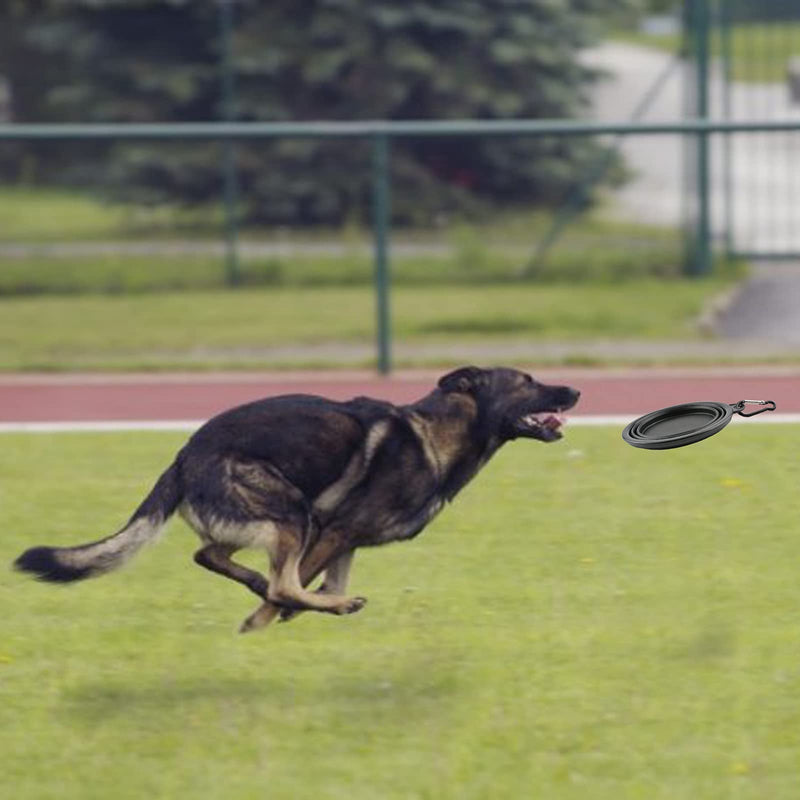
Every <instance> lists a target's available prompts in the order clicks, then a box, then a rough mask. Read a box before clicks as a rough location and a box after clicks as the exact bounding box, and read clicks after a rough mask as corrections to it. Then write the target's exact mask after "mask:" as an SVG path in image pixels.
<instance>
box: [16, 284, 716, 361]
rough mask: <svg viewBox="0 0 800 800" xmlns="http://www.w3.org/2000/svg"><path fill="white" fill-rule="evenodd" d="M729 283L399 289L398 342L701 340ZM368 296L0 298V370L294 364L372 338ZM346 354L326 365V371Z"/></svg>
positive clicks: (357, 289) (288, 290)
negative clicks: (701, 318)
mask: <svg viewBox="0 0 800 800" xmlns="http://www.w3.org/2000/svg"><path fill="white" fill-rule="evenodd" d="M730 285H731V284H730V281H729V280H727V279H709V280H703V281H697V280H674V281H657V280H640V281H631V282H623V283H620V284H600V285H591V284H581V285H574V286H573V285H569V284H552V285H535V284H519V285H497V286H475V285H472V286H470V285H467V286H416V287H414V286H398V287H396V288H395V290H394V291H393V293H392V319H393V330H394V335H395V337H396V338H397V339H398V340H402V341H403V342H406V343H409V344H415V343H417V344H419V343H446V342H448V341H458V342H460V343H464V342H481V341H484V342H485V341H487V340H491V338H492V337H494V338H495V340H496V341H502V340H503V337H518V338H519V337H526V338H528V339H529V340H530V342H531V356H530V357H531V358H533V357H534V354H535V344H536V341H539V340H545V339H562V338H567V339H573V340H575V339H582V338H585V339H591V338H594V337H604V338H605V337H608V338H611V339H613V338H645V339H647V338H665V339H666V338H676V337H677V338H684V339H687V340H689V339H691V338H693V337H697V336H698V335H699V334H698V333H697V331H696V329H695V327H694V325H695V321H696V318H697V315H698V314H699V313H700V311H701V309H702V308H703V306H704V305H705V303H707V302H708V301H709V299H710V298H711V297H713V296H714V295H716V294H718V293H719V292H721V291H723V290H724V289H725V288H726V287H728V286H730ZM374 314H375V312H374V296H373V291H372V289H371V287H368V286H353V287H345V288H335V287H305V288H298V287H276V288H273V289H250V290H245V291H241V292H231V291H222V290H219V291H208V292H191V291H184V292H171V293H160V294H153V295H120V296H111V297H110V296H102V295H84V296H79V297H53V296H42V297H23V298H6V299H3V300H0V369H3V370H30V369H45V370H67V369H115V370H122V369H159V368H161V369H164V368H195V369H201V368H213V367H233V368H236V367H238V368H241V367H254V368H255V367H264V366H297V365H298V364H302V363H303V355H302V351H298V352H297V354H295V355H292V354H289V355H287V356H285V361H282V362H280V363H279V362H277V361H276V359H275V358H274V357H273V356H271V355H270V348H274V347H276V346H280V345H284V346H290V345H299V346H302V345H305V344H319V343H334V344H335V343H337V342H339V343H343V344H345V345H347V344H348V343H365V344H369V343H371V342H372V341H373V339H374V335H375V334H374V330H375V319H374ZM347 361H348V357H347V356H346V355H345V356H344V357H343V358H342V359H337V357H336V355H335V353H330V354H329V355H328V356H326V362H327V363H328V365H335V364H336V363H347Z"/></svg>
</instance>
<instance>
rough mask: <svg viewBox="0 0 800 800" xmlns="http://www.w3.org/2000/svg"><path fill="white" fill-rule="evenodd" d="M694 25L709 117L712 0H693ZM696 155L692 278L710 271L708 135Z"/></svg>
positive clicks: (703, 110)
mask: <svg viewBox="0 0 800 800" xmlns="http://www.w3.org/2000/svg"><path fill="white" fill-rule="evenodd" d="M690 2H691V4H692V8H691V14H690V19H691V25H692V34H693V36H692V42H691V44H692V51H693V54H694V60H695V98H694V99H695V116H696V117H697V119H700V120H705V119H707V118H708V107H709V104H708V99H709V50H710V39H711V15H710V9H709V0H690ZM696 136H697V140H696V141H697V150H696V156H695V168H696V170H697V172H696V184H695V187H694V190H695V192H696V199H697V223H696V230H695V232H694V234H695V235H694V241H693V243H692V248H691V252H690V260H689V264H688V272H689V274H690V275H694V276H699V275H707V274H708V273H709V272H710V271H711V260H712V251H711V175H710V172H711V161H710V157H709V144H710V142H709V138H708V137H709V135H708V132H707V131H698V133H697V134H696Z"/></svg>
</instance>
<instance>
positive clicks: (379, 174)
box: [372, 134, 392, 375]
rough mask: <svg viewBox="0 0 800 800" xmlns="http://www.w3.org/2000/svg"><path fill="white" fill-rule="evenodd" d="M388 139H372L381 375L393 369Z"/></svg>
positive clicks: (378, 340)
mask: <svg viewBox="0 0 800 800" xmlns="http://www.w3.org/2000/svg"><path fill="white" fill-rule="evenodd" d="M389 203H390V186H389V137H388V136H386V134H379V135H376V136H373V138H372V225H373V235H374V237H375V273H374V278H375V310H376V322H377V347H378V372H380V373H381V374H382V375H387V374H388V373H389V372H390V370H391V368H392V359H391V321H390V314H389V288H390V286H389V284H390V278H389V219H390V211H389Z"/></svg>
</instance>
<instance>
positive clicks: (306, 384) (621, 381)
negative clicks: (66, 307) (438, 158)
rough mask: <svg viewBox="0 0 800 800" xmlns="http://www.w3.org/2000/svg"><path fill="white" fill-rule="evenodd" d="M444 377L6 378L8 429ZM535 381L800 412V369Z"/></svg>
mask: <svg viewBox="0 0 800 800" xmlns="http://www.w3.org/2000/svg"><path fill="white" fill-rule="evenodd" d="M441 372H442V371H436V372H434V371H413V372H402V373H398V374H397V375H395V376H393V377H391V378H381V377H376V376H375V374H374V373H369V372H335V373H334V372H331V373H326V372H306V373H302V372H297V373H280V372H277V373H227V374H170V375H157V374H155V375H154V374H144V375H138V374H136V375H133V374H128V375H94V374H92V375H72V374H70V375H38V374H37V375H24V374H18V375H5V376H0V422H75V421H114V420H128V421H130V420H143V421H149V420H166V421H171V420H201V419H207V418H208V417H211V416H213V415H214V414H216V413H218V412H220V411H222V410H224V409H226V408H230V407H231V406H234V405H238V404H240V403H245V402H248V401H251V400H255V399H257V398H260V397H267V396H270V395H277V394H286V393H292V392H306V393H313V394H322V395H326V396H328V397H331V398H334V399H340V400H344V399H348V398H351V397H354V396H356V395H360V394H364V395H371V396H373V397H380V398H384V399H387V400H391V401H393V402H396V403H406V402H410V401H412V400H415V399H417V398H418V397H421V396H422V395H424V394H426V393H427V392H429V391H430V390H431V389H432V388H433V386H435V383H436V379H437V377H438V375H439V374H441ZM534 375H535V376H536V377H537V378H538V379H539V380H543V381H545V382H548V383H568V384H570V385H571V386H574V387H576V388H578V389H580V390H581V393H582V396H581V400H580V403H579V404H578V406H577V407H576V408H575V410H574V411H573V412H572V413H574V414H575V415H586V414H640V413H645V412H647V411H652V410H654V409H657V408H661V407H663V406H668V405H673V404H676V403H684V402H689V401H693V400H718V401H722V402H728V403H732V402H735V401H737V400H742V399H748V400H774V401H775V403H776V404H777V410H778V411H779V412H800V368H796V367H791V368H788V367H787V368H781V367H775V368H763V369H761V368H706V369H677V368H676V369H641V370H596V369H573V368H564V369H546V370H534Z"/></svg>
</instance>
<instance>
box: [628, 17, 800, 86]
mask: <svg viewBox="0 0 800 800" xmlns="http://www.w3.org/2000/svg"><path fill="white" fill-rule="evenodd" d="M614 38H615V39H620V40H623V41H626V42H631V43H633V44H641V45H645V46H647V47H657V48H659V49H661V50H666V51H668V52H670V53H676V52H678V50H679V49H680V44H681V37H680V35H678V34H665V35H656V34H649V33H641V32H638V31H621V32H615V33H614ZM730 48H731V51H730V52H731V79H732V80H734V81H741V82H743V83H775V82H783V81H785V80H786V68H787V65H788V61H789V59H790V58H792V57H793V56H794V57H796V56H800V21H797V22H791V21H786V22H763V23H754V22H748V23H742V24H739V25H733V26H732V28H731V38H730ZM711 54H712V56H713V57H714V58H719V57H720V56H721V55H722V41H721V37H720V35H718V34H717V35H714V36H713V37H712V39H711Z"/></svg>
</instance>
